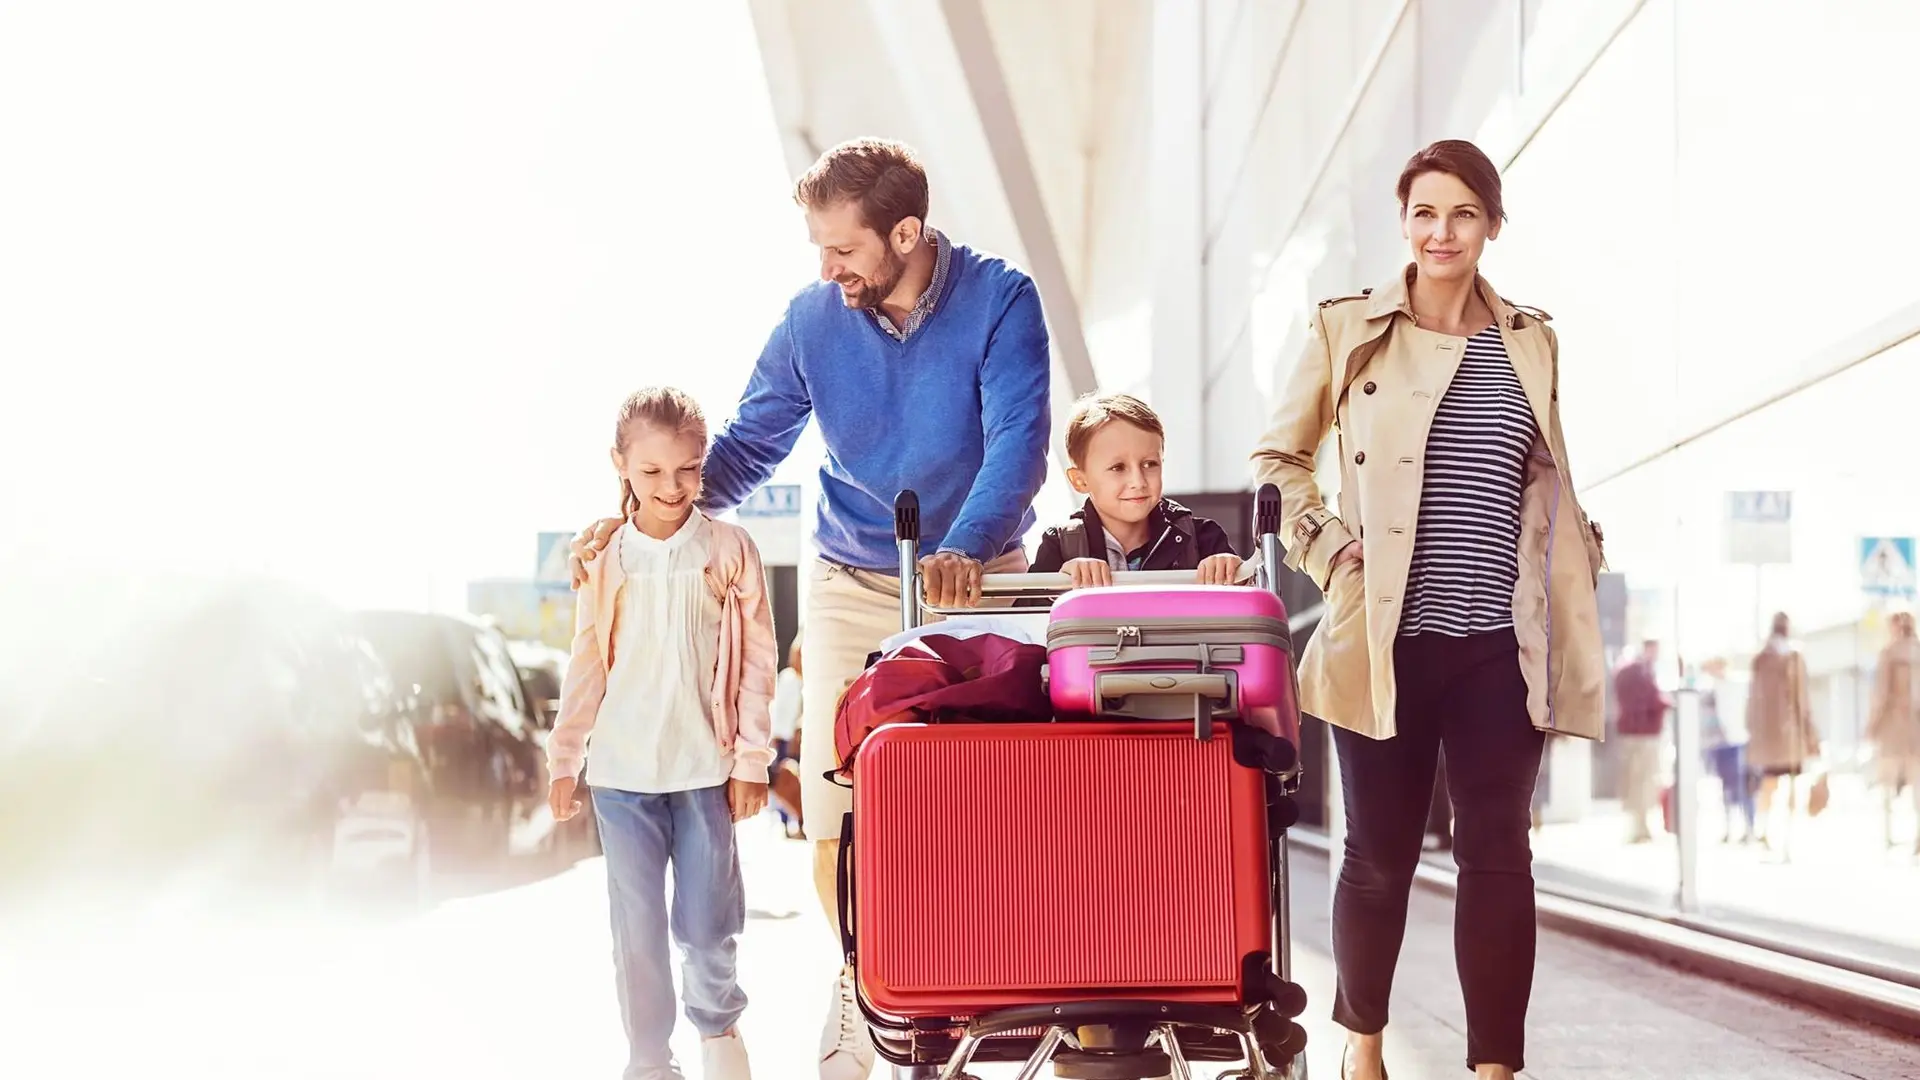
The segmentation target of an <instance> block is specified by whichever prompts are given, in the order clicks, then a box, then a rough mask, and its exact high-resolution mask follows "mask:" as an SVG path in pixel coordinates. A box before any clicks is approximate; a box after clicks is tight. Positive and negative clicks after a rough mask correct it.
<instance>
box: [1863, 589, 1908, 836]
mask: <svg viewBox="0 0 1920 1080" xmlns="http://www.w3.org/2000/svg"><path fill="white" fill-rule="evenodd" d="M1888 629H1889V630H1890V631H1891V632H1892V636H1891V639H1890V640H1889V641H1888V642H1887V644H1886V647H1884V648H1882V649H1881V650H1880V659H1879V662H1878V664H1877V665H1876V671H1875V673H1874V680H1873V705H1872V710H1871V712H1870V713H1869V715H1868V719H1867V739H1868V741H1869V742H1871V743H1873V762H1874V778H1875V779H1876V780H1877V781H1878V783H1879V785H1880V787H1881V788H1882V789H1883V790H1884V792H1885V793H1886V804H1885V805H1886V813H1887V816H1886V822H1887V846H1889V847H1892V846H1893V802H1894V799H1895V798H1896V797H1897V796H1898V795H1899V794H1900V791H1901V789H1903V788H1905V789H1907V790H1909V791H1911V792H1912V793H1913V802H1914V811H1915V818H1916V820H1917V821H1920V638H1916V637H1915V634H1914V623H1913V613H1912V612H1909V611H1900V612H1895V613H1894V615H1893V617H1892V618H1891V619H1889V620H1888ZM1914 852H1915V853H1916V854H1920V835H1916V837H1915V839H1914Z"/></svg>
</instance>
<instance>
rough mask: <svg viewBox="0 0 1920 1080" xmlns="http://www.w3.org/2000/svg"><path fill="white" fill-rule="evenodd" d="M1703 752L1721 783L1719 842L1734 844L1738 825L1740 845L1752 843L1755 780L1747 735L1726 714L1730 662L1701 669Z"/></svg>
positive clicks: (1718, 660)
mask: <svg viewBox="0 0 1920 1080" xmlns="http://www.w3.org/2000/svg"><path fill="white" fill-rule="evenodd" d="M1699 689H1700V751H1701V754H1702V756H1704V757H1705V759H1706V767H1707V772H1708V773H1709V774H1710V775H1712V776H1714V777H1716V778H1718V779H1719V781H1720V801H1721V807H1722V809H1723V811H1724V812H1723V814H1722V816H1721V820H1720V842H1721V843H1723V844H1724V843H1731V842H1732V841H1733V829H1734V824H1735V823H1736V822H1738V823H1740V824H1741V826H1742V832H1741V834H1740V842H1741V843H1743V844H1744V843H1747V842H1749V841H1751V840H1752V839H1753V834H1754V820H1753V777H1752V775H1751V774H1750V773H1749V772H1748V770H1747V734H1746V731H1745V729H1744V728H1743V727H1741V726H1740V725H1738V724H1735V723H1733V722H1731V721H1732V717H1731V716H1730V715H1729V713H1728V710H1727V701H1726V697H1727V662H1726V661H1725V660H1722V659H1721V658H1719V657H1717V656H1716V657H1714V658H1713V659H1711V660H1708V661H1707V662H1706V663H1704V664H1702V665H1700V681H1699Z"/></svg>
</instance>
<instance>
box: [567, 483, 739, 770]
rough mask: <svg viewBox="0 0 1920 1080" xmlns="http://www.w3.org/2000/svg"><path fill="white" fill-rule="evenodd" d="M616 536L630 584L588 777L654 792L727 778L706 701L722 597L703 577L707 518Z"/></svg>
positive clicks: (624, 591) (725, 758)
mask: <svg viewBox="0 0 1920 1080" xmlns="http://www.w3.org/2000/svg"><path fill="white" fill-rule="evenodd" d="M615 542H616V543H617V544H618V546H619V552H618V558H619V559H620V568H621V569H622V570H623V571H624V572H625V574H626V582H625V583H624V584H623V585H622V586H621V587H620V601H619V603H620V615H619V622H618V624H617V626H616V628H615V633H614V642H613V668H612V670H610V671H609V672H607V694H606V697H605V698H603V699H602V700H601V703H600V712H599V716H598V718H597V719H596V720H595V722H594V726H593V736H592V740H591V742H590V743H589V745H588V749H587V776H588V779H589V780H590V781H591V782H592V784H593V785H594V786H595V787H608V788H615V789H618V790H620V791H633V792H640V793H644V794H649V795H658V794H666V793H668V792H674V791H692V790H695V789H697V788H707V787H716V786H719V785H721V784H724V783H726V782H727V777H728V775H729V774H730V773H731V772H732V771H733V755H732V754H730V753H725V752H723V751H721V749H720V742H719V739H718V737H717V736H716V735H715V734H714V730H713V717H712V715H711V711H712V710H711V706H710V705H709V703H708V700H707V698H708V693H709V692H710V690H711V689H712V686H713V674H714V663H715V659H716V654H717V653H718V652H719V648H720V599H719V598H718V597H716V596H714V595H713V591H712V590H711V589H709V588H707V583H706V576H705V571H706V566H707V529H706V518H704V517H703V516H701V515H700V514H694V515H692V516H690V517H689V518H687V523H686V524H685V525H683V526H681V528H680V531H679V532H677V533H674V534H673V535H672V536H670V537H668V538H667V539H665V540H655V539H654V538H652V537H650V536H648V535H647V534H645V533H643V532H641V531H640V530H638V529H636V528H634V527H633V525H632V524H627V525H623V526H621V528H620V531H619V533H617V534H616V537H615Z"/></svg>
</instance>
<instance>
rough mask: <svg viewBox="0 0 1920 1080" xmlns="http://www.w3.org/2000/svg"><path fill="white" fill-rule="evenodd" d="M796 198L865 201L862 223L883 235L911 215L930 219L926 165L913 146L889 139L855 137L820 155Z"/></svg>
mask: <svg viewBox="0 0 1920 1080" xmlns="http://www.w3.org/2000/svg"><path fill="white" fill-rule="evenodd" d="M793 201H794V202H797V203H799V204H800V205H801V206H804V207H807V208H808V209H813V210H824V209H826V208H828V207H831V206H839V205H840V204H841V203H847V202H851V203H855V204H857V205H858V206H859V207H860V223H861V224H863V225H865V226H866V227H867V228H869V229H872V230H873V231H874V232H876V233H879V234H880V237H881V238H882V239H885V238H886V237H887V235H888V234H889V233H891V232H893V227H894V226H895V225H898V224H900V223H901V222H902V221H904V220H906V219H907V218H919V219H920V222H921V224H922V225H925V224H926V220H927V170H926V169H925V168H923V167H922V166H921V164H920V159H919V157H918V155H916V154H915V153H914V152H913V148H912V147H909V146H907V145H906V144H904V143H897V142H893V141H891V140H888V139H854V140H853V141H851V142H844V143H841V144H840V145H839V146H836V147H834V148H833V149H831V150H829V151H827V152H826V153H824V154H821V155H820V160H819V161H816V162H814V163H813V168H811V169H808V170H807V173H806V175H805V176H802V177H801V178H800V181H799V183H797V184H795V185H794V188H793Z"/></svg>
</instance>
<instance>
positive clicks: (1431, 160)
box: [1394, 139, 1507, 221]
mask: <svg viewBox="0 0 1920 1080" xmlns="http://www.w3.org/2000/svg"><path fill="white" fill-rule="evenodd" d="M1432 172H1439V173H1446V174H1447V175H1449V176H1454V177H1458V178H1459V180H1460V182H1461V183H1463V184H1465V185H1467V187H1468V188H1470V189H1472V191H1473V193H1474V195H1476V196H1478V197H1479V199H1480V202H1481V204H1482V205H1483V206H1485V207H1486V211H1487V217H1488V218H1490V219H1492V220H1494V221H1505V220H1507V209H1506V204H1505V203H1503V202H1501V201H1500V170H1499V169H1496V168H1494V167H1493V162H1492V161H1491V160H1489V159H1488V158H1487V155H1486V154H1484V153H1482V152H1481V150H1480V148H1479V147H1477V146H1475V145H1473V144H1472V143H1470V142H1468V141H1466V140H1465V139H1442V140H1440V141H1439V142H1437V143H1434V144H1433V145H1432V146H1429V147H1427V148H1426V149H1425V150H1422V151H1420V152H1419V153H1417V154H1415V155H1413V156H1412V157H1411V158H1408V159H1407V167H1406V168H1404V169H1402V170H1400V185H1399V186H1398V187H1397V188H1395V189H1394V191H1395V193H1396V194H1397V195H1399V197H1400V216H1401V217H1405V216H1407V195H1408V193H1409V192H1411V191H1412V190H1413V182H1414V181H1415V180H1417V179H1419V178H1420V177H1422V176H1425V175H1426V174H1428V173H1432Z"/></svg>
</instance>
